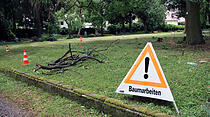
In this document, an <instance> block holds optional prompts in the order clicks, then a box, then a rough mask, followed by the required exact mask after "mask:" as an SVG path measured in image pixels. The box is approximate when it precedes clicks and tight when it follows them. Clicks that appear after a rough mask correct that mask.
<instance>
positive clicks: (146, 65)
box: [116, 42, 174, 102]
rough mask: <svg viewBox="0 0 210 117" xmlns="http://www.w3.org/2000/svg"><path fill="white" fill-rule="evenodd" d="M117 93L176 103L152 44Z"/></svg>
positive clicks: (139, 57) (141, 55) (139, 58)
mask: <svg viewBox="0 0 210 117" xmlns="http://www.w3.org/2000/svg"><path fill="white" fill-rule="evenodd" d="M116 93H123V94H130V95H138V96H144V97H150V98H156V99H162V100H167V101H172V102H174V98H173V95H172V93H171V91H170V88H169V86H168V83H167V81H166V78H165V75H164V74H163V70H162V68H161V66H160V63H159V61H158V58H157V56H156V54H155V50H154V48H153V47H152V44H151V43H150V42H148V43H147V45H146V46H145V47H144V49H143V51H142V52H141V54H140V55H139V56H138V58H137V60H136V61H135V63H134V64H133V66H132V67H131V69H130V71H129V72H128V73H127V75H126V76H125V78H124V79H123V81H122V82H121V84H120V86H119V87H118V88H117V90H116Z"/></svg>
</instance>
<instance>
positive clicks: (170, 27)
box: [159, 24, 184, 32]
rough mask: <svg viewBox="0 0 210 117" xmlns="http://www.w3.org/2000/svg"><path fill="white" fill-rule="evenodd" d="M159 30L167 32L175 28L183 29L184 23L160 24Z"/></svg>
mask: <svg viewBox="0 0 210 117" xmlns="http://www.w3.org/2000/svg"><path fill="white" fill-rule="evenodd" d="M159 30H161V31H163V32H168V31H176V30H184V25H173V24H165V25H162V26H161V27H160V28H159Z"/></svg>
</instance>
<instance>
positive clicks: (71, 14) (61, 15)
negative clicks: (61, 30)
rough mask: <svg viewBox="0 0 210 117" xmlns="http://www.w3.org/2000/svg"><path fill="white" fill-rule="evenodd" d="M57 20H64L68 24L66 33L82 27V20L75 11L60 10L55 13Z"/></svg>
mask: <svg viewBox="0 0 210 117" xmlns="http://www.w3.org/2000/svg"><path fill="white" fill-rule="evenodd" d="M56 16H57V18H58V20H64V21H65V22H66V23H67V24H68V31H69V32H74V31H77V30H78V29H80V28H82V27H83V25H84V24H83V23H84V22H83V20H82V18H81V17H80V14H79V13H78V12H77V11H76V10H75V11H71V10H65V9H61V10H59V11H57V12H56Z"/></svg>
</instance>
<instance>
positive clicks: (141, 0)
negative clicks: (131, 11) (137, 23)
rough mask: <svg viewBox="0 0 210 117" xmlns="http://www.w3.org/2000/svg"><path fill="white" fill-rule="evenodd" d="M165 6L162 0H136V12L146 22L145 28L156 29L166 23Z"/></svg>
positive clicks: (146, 29)
mask: <svg viewBox="0 0 210 117" xmlns="http://www.w3.org/2000/svg"><path fill="white" fill-rule="evenodd" d="M165 12H166V9H165V6H164V5H163V4H162V1H161V0H136V6H135V14H136V15H137V17H138V18H140V19H141V21H142V23H143V24H144V30H145V31H149V30H154V29H155V28H157V27H159V26H160V25H162V24H164V19H165Z"/></svg>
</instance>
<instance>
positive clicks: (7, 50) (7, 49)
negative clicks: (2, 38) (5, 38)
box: [6, 45, 10, 53]
mask: <svg viewBox="0 0 210 117" xmlns="http://www.w3.org/2000/svg"><path fill="white" fill-rule="evenodd" d="M6 52H7V53H10V51H9V48H8V45H6Z"/></svg>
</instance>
